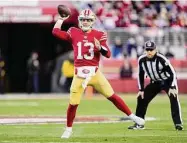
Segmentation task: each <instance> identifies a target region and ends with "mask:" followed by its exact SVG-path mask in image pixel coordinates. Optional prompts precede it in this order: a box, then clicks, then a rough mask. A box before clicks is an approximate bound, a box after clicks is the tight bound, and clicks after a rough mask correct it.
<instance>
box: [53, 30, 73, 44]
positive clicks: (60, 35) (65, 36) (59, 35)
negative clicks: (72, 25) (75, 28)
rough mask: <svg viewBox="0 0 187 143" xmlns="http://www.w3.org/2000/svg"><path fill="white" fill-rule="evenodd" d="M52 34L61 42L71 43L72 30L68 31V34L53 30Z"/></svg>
mask: <svg viewBox="0 0 187 143" xmlns="http://www.w3.org/2000/svg"><path fill="white" fill-rule="evenodd" d="M52 34H53V35H54V36H55V37H57V38H59V39H61V40H67V41H69V42H70V41H71V35H70V30H68V32H65V31H61V30H60V29H59V28H53V31H52Z"/></svg>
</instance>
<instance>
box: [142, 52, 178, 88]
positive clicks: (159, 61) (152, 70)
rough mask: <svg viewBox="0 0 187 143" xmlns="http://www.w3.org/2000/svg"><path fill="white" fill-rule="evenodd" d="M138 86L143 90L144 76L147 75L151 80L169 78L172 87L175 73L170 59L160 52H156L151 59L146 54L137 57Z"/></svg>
mask: <svg viewBox="0 0 187 143" xmlns="http://www.w3.org/2000/svg"><path fill="white" fill-rule="evenodd" d="M138 73H139V75H138V86H139V90H141V91H143V90H144V76H145V74H146V75H147V76H149V78H150V79H151V81H162V80H169V81H171V82H170V86H171V87H174V86H175V85H176V84H177V83H176V73H175V70H174V68H173V66H172V65H171V64H170V61H169V60H168V59H167V58H166V57H165V56H164V55H162V54H160V53H158V52H157V53H156V54H155V56H154V57H153V58H151V59H149V58H147V56H146V54H144V55H141V56H140V57H139V59H138Z"/></svg>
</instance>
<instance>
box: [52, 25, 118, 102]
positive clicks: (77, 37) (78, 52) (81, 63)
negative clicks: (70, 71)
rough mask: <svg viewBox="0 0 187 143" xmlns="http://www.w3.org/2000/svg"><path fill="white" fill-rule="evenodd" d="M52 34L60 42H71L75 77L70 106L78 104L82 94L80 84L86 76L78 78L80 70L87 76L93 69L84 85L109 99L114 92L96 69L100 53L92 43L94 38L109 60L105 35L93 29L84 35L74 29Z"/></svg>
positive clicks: (82, 88) (82, 89)
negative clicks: (89, 86)
mask: <svg viewBox="0 0 187 143" xmlns="http://www.w3.org/2000/svg"><path fill="white" fill-rule="evenodd" d="M53 34H54V35H55V36H56V37H58V38H60V39H62V40H67V41H69V42H71V43H72V45H73V50H74V65H75V75H74V79H73V82H72V85H71V89H70V91H71V93H70V104H72V105H74V104H79V103H80V99H81V95H82V93H83V92H84V87H83V86H82V84H83V83H84V81H85V79H86V78H87V76H86V75H85V76H84V75H83V76H81V75H80V76H79V74H78V71H79V69H81V70H82V71H81V72H82V73H83V74H89V73H90V72H92V69H93V70H94V71H93V72H95V74H94V73H93V75H92V76H90V79H89V81H88V83H87V84H86V85H91V86H93V87H94V88H95V89H96V90H97V91H98V92H99V93H101V94H102V95H104V96H105V97H107V98H108V97H110V96H111V95H112V94H113V93H114V91H113V89H112V88H111V86H110V84H109V83H108V81H107V80H106V78H105V77H104V75H103V74H102V73H101V72H100V70H99V69H98V67H99V61H100V56H101V52H100V51H99V50H98V48H97V47H96V45H95V42H94V38H96V39H98V41H99V42H100V45H101V47H102V48H104V49H105V50H106V51H107V53H106V54H105V57H107V58H109V57H110V55H111V52H110V50H109V48H108V46H107V44H106V41H107V34H106V33H104V32H102V31H98V30H95V29H92V30H91V31H90V32H89V33H86V32H83V31H82V30H81V29H79V28H75V27H72V28H70V29H69V30H68V31H67V32H65V31H61V30H60V29H58V28H54V29H53ZM80 67H81V68H80Z"/></svg>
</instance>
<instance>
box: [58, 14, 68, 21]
mask: <svg viewBox="0 0 187 143" xmlns="http://www.w3.org/2000/svg"><path fill="white" fill-rule="evenodd" d="M68 18H69V15H68V16H66V17H61V16H59V17H58V19H60V20H63V21H64V20H66V19H68Z"/></svg>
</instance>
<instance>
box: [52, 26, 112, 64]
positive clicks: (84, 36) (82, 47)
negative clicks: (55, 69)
mask: <svg viewBox="0 0 187 143" xmlns="http://www.w3.org/2000/svg"><path fill="white" fill-rule="evenodd" d="M53 35H54V36H56V37H58V38H60V39H62V40H68V41H69V42H71V43H72V45H73V50H74V65H75V67H81V66H99V60H100V55H101V53H100V51H99V50H98V48H97V47H96V46H95V42H94V38H96V39H97V40H99V41H100V44H101V46H102V47H103V48H104V49H106V50H107V51H108V52H107V54H106V55H105V56H106V57H107V58H109V57H110V55H111V52H110V50H109V48H108V46H107V44H106V41H107V34H106V33H104V32H102V31H98V30H95V29H92V30H91V32H89V33H86V32H83V31H82V30H81V29H79V28H75V27H72V28H70V29H69V30H68V31H67V32H65V31H61V30H60V29H58V28H54V29H53Z"/></svg>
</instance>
